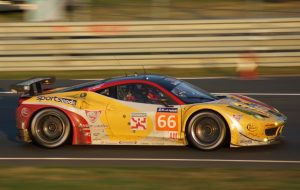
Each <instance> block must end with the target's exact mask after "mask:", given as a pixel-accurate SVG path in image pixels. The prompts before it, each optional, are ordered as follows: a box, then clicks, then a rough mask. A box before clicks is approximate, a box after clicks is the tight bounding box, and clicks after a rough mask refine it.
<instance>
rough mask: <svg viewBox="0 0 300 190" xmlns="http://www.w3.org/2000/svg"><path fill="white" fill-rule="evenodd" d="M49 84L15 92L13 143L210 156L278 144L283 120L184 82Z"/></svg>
mask: <svg viewBox="0 0 300 190" xmlns="http://www.w3.org/2000/svg"><path fill="white" fill-rule="evenodd" d="M54 80H55V79H54V78H51V77H45V78H43V77H41V78H33V79H30V80H27V81H24V82H21V83H18V84H15V85H13V86H12V91H14V92H18V93H21V94H22V95H21V96H20V98H19V105H18V108H17V128H18V131H19V133H18V137H19V138H20V139H21V140H23V141H25V142H32V141H33V142H35V143H37V144H39V145H41V146H44V147H48V148H55V147H58V146H61V145H63V144H65V143H67V142H72V144H74V145H81V144H102V145H187V144H191V145H193V146H195V147H196V148H199V149H202V150H212V149H215V148H218V147H221V146H224V145H230V146H231V147H240V146H254V145H268V144H273V143H275V142H278V141H279V138H280V136H281V132H282V129H283V127H284V125H285V121H286V117H285V116H284V115H283V114H281V113H280V112H279V111H278V110H276V109H275V108H273V107H271V106H268V105H266V104H264V103H262V102H260V101H257V100H254V99H252V98H249V97H246V96H242V95H238V94H231V95H218V96H217V95H212V94H210V93H207V92H205V91H204V90H202V89H200V88H198V87H196V86H193V85H192V84H189V83H187V82H185V81H182V80H178V79H175V78H171V77H168V76H161V75H148V74H144V75H133V76H124V77H116V78H110V79H105V80H99V81H92V82H87V83H83V84H79V85H75V86H71V87H64V88H56V89H50V90H49V89H48V90H46V87H47V85H48V84H50V83H53V82H54Z"/></svg>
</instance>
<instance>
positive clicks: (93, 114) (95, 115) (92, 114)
mask: <svg viewBox="0 0 300 190" xmlns="http://www.w3.org/2000/svg"><path fill="white" fill-rule="evenodd" d="M100 114H101V111H90V110H85V115H86V116H87V118H88V119H89V121H90V122H92V123H95V122H96V121H97V120H98V119H99V116H100Z"/></svg>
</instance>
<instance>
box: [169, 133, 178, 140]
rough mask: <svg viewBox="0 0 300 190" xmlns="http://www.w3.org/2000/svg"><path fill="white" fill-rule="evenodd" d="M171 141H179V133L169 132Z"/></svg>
mask: <svg viewBox="0 0 300 190" xmlns="http://www.w3.org/2000/svg"><path fill="white" fill-rule="evenodd" d="M169 138H170V139H178V132H169Z"/></svg>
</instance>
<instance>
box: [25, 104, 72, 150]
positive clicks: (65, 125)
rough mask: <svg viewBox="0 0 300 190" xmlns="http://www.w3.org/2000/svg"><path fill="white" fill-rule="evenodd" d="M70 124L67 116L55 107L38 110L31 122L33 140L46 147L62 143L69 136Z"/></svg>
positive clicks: (54, 146)
mask: <svg viewBox="0 0 300 190" xmlns="http://www.w3.org/2000/svg"><path fill="white" fill-rule="evenodd" d="M70 132H71V125H70V121H69V119H68V117H67V116H66V115H65V114H64V113H63V112H61V111H59V110H57V109H44V110H41V111H40V112H38V113H37V114H36V115H35V116H34V118H33V119H32V122H31V135H32V137H33V139H34V142H36V143H38V144H39V145H41V146H43V147H46V148H56V147H58V146H61V145H63V144H64V143H65V142H66V141H67V140H68V138H69V135H70Z"/></svg>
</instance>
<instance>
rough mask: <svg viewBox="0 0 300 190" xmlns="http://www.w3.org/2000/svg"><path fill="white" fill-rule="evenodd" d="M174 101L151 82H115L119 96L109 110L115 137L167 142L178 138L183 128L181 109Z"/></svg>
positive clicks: (136, 141)
mask: <svg viewBox="0 0 300 190" xmlns="http://www.w3.org/2000/svg"><path fill="white" fill-rule="evenodd" d="M162 100H163V102H164V104H165V105H163V104H162ZM174 104H175V102H174V101H173V100H172V99H171V98H170V97H168V96H167V95H166V94H164V93H163V92H162V91H161V90H159V89H158V88H156V87H153V86H151V85H149V84H143V83H130V84H124V85H119V86H116V100H115V101H111V102H110V104H109V105H108V106H107V111H106V115H107V118H108V122H109V125H110V129H111V130H112V133H113V136H114V139H112V140H113V141H115V142H118V143H119V144H165V142H166V141H168V140H173V141H174V140H176V139H177V138H178V133H179V131H180V130H181V122H180V121H181V109H180V106H176V105H174ZM166 105H170V106H166ZM171 105H174V106H171Z"/></svg>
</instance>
